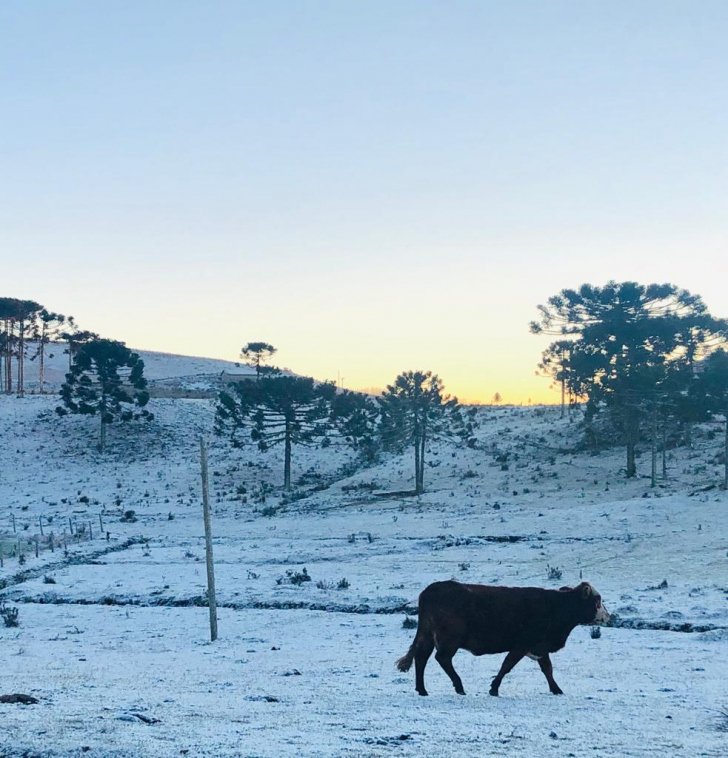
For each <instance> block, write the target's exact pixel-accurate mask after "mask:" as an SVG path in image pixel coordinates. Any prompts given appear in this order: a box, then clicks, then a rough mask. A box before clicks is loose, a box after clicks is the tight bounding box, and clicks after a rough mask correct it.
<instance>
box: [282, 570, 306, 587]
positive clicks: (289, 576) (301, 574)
mask: <svg viewBox="0 0 728 758" xmlns="http://www.w3.org/2000/svg"><path fill="white" fill-rule="evenodd" d="M310 581H311V577H310V576H309V574H308V571H307V570H306V567H305V566H304V567H303V570H302V571H294V570H293V569H288V571H286V575H285V576H281V577H279V578H278V579H276V584H295V585H296V586H297V587H300V586H301V585H302V584H303V583H304V582H310Z"/></svg>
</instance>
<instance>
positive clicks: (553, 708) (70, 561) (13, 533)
mask: <svg viewBox="0 0 728 758" xmlns="http://www.w3.org/2000/svg"><path fill="white" fill-rule="evenodd" d="M157 355H159V354H157ZM188 360H189V359H188ZM160 362H161V363H162V364H165V365H163V366H162V365H160V366H159V367H158V368H154V367H153V363H152V362H150V363H149V364H148V365H149V369H150V376H151V372H155V375H156V376H158V377H159V378H162V376H163V374H164V373H165V372H169V371H170V368H168V367H167V366H166V362H165V361H164V360H162V359H160ZM185 365H188V364H185ZM203 368H204V367H203ZM173 370H177V369H173ZM179 372H180V374H181V375H187V369H186V368H184V367H183V366H182V365H180V367H179ZM168 375H169V374H168ZM55 402H56V401H55V400H54V399H53V398H50V397H37V396H36V397H32V396H28V397H26V398H24V399H16V398H8V397H2V398H0V436H1V437H2V439H3V440H5V441H7V444H6V445H5V453H4V455H3V456H2V458H0V544H1V545H2V551H3V555H4V567H3V568H2V569H0V583H4V584H5V585H6V586H5V589H3V590H1V591H0V598H1V599H3V600H5V601H7V602H8V603H9V604H11V605H13V606H14V607H17V608H19V613H20V622H21V625H20V626H19V627H17V628H4V627H2V626H0V650H2V651H3V658H2V668H0V693H3V692H11V691H24V692H27V693H29V694H32V695H35V696H36V697H38V698H40V701H41V702H40V704H39V705H37V706H28V707H19V706H13V707H11V706H0V708H1V709H2V711H0V718H1V719H2V725H3V729H2V730H0V755H16V754H17V755H20V754H22V753H23V751H27V753H28V754H30V755H48V756H56V755H76V754H80V751H81V750H82V749H85V748H88V750H87V751H86V753H85V754H89V755H98V756H110V755H114V756H132V755H134V756H139V755H144V756H167V755H170V756H171V755H179V754H180V752H181V751H187V752H185V753H184V754H189V755H209V756H233V755H236V756H238V755H245V756H266V757H267V756H270V757H271V758H272V757H273V756H275V757H276V758H278V757H279V756H348V755H350V756H380V755H381V756H384V755H391V754H392V753H393V752H396V754H398V755H402V756H421V755H423V754H428V755H437V756H458V757H460V756H469V755H484V754H485V755H523V756H529V758H530V757H531V756H533V757H534V758H535V757H536V756H542V755H544V754H553V755H565V756H566V755H575V756H582V755H601V756H623V755H624V756H629V755H632V756H638V755H639V756H648V755H653V754H655V755H657V754H661V755H662V756H665V755H669V756H696V755H703V756H716V757H717V756H719V755H722V754H723V753H722V750H723V748H724V746H725V735H724V734H721V733H720V732H719V731H718V730H717V728H716V727H717V725H718V715H717V713H716V709H718V708H719V707H720V706H721V705H723V704H725V703H728V685H726V680H725V676H724V674H723V671H722V667H721V665H720V661H722V660H725V658H726V654H728V602H727V601H728V507H726V506H728V497H727V495H726V493H724V492H722V491H720V490H719V489H718V488H717V487H716V486H715V484H716V483H717V482H719V481H720V467H719V462H720V458H719V456H720V449H721V442H722V441H721V438H720V436H719V435H716V434H715V431H716V430H714V429H712V428H711V427H710V426H706V427H704V428H701V429H698V430H696V434H695V442H694V448H693V449H681V450H676V451H671V452H670V453H669V458H668V464H669V465H668V470H669V475H670V476H669V479H668V480H667V481H665V482H660V483H659V486H658V487H657V488H656V489H654V490H652V489H651V488H650V486H649V480H648V479H647V478H645V477H644V476H642V477H640V478H638V479H637V480H632V481H626V480H624V479H623V478H622V476H621V473H620V467H621V466H622V465H623V463H622V451H621V450H614V451H608V452H605V453H603V454H602V455H600V456H596V457H593V456H589V455H587V454H583V453H576V452H571V451H570V450H571V448H572V446H573V444H574V442H575V441H576V440H577V439H578V436H579V430H578V426H577V424H576V422H575V421H570V420H569V419H563V420H562V419H560V418H559V417H558V410H557V409H555V408H512V407H503V408H482V409H480V410H479V414H480V424H481V425H480V431H479V433H478V437H479V439H478V445H477V446H476V448H475V449H468V450H461V449H456V448H452V447H449V446H447V445H437V444H436V445H433V446H432V447H431V449H430V450H429V452H428V465H427V468H426V486H427V488H428V491H427V493H426V494H425V495H423V496H421V497H420V498H409V497H402V496H397V495H390V496H387V495H386V493H387V492H390V493H396V492H400V491H402V490H406V489H409V488H411V486H412V474H411V472H412V468H413V464H412V461H411V460H410V456H409V455H404V456H389V457H386V456H385V457H383V459H382V461H381V462H380V463H379V464H377V465H376V466H372V467H369V468H361V467H360V466H358V465H357V463H356V461H355V460H354V459H353V458H352V455H351V453H349V452H348V451H346V450H345V449H340V448H329V449H326V450H316V449H299V448H296V449H295V450H294V460H293V462H294V481H296V483H297V484H296V491H295V492H294V493H293V494H292V495H285V494H284V493H282V492H281V490H280V489H279V488H278V487H279V484H280V481H281V479H282V475H283V470H282V461H281V456H280V453H279V451H278V450H274V451H271V452H269V453H267V454H262V453H260V452H259V451H257V450H256V449H255V448H245V449H242V450H233V449H232V448H231V447H230V446H229V445H228V444H227V442H226V440H223V439H217V438H214V437H212V436H211V425H212V416H213V410H214V409H213V403H212V401H211V400H208V399H198V400H190V399H154V400H153V401H152V403H153V405H154V407H153V408H152V410H153V411H154V413H155V421H154V422H153V423H152V424H149V425H148V426H142V427H131V426H129V427H124V426H115V427H112V428H111V429H110V432H109V451H108V452H107V453H106V454H105V455H99V454H98V453H96V452H95V450H94V448H93V443H94V440H95V434H96V426H95V422H94V419H88V418H68V417H66V418H58V417H56V416H55V415H54V413H53V407H54V405H55ZM200 435H204V436H206V437H208V439H209V440H210V469H211V472H210V473H211V483H212V494H213V505H214V514H213V529H214V532H215V542H214V544H215V558H216V573H217V589H218V602H219V603H220V605H221V608H220V632H221V639H220V640H219V641H218V642H216V643H215V644H213V645H211V644H209V643H208V642H207V632H206V623H207V611H206V609H205V608H204V607H201V606H202V605H203V604H204V593H205V568H204V541H203V539H202V517H201V505H200V484H199V480H200V475H199V447H198V445H199V442H198V440H199V437H200ZM640 465H641V468H642V471H641V473H642V474H646V473H647V471H646V467H647V465H648V462H647V460H646V459H644V458H643V459H641V460H640ZM130 511H133V514H130V513H129V512H130ZM41 525H42V527H43V534H42V535H41V533H40V530H41ZM102 527H103V529H102ZM71 531H73V532H74V534H73V535H72V534H71ZM51 533H52V534H53V545H54V552H52V551H51V549H50V541H49V540H50V534H51ZM36 538H37V540H38V545H39V556H38V557H37V558H36V557H35V545H36ZM19 543H20V553H22V554H23V556H24V562H22V563H21V562H20V560H19V557H18V544H19ZM304 568H305V569H306V572H305V573H306V575H307V576H309V577H310V578H311V581H305V580H303V581H301V582H300V583H296V580H297V579H299V580H300V578H301V576H302V575H303V570H304ZM448 578H456V579H460V580H462V581H468V582H483V583H497V584H526V585H540V586H548V587H555V588H557V587H559V586H561V585H564V584H570V585H573V584H576V583H578V582H579V581H580V580H581V579H582V578H583V579H587V580H589V581H591V582H592V583H593V584H594V585H595V586H596V587H597V589H598V590H599V591H600V592H601V593H602V595H603V596H604V599H605V603H606V604H607V606H608V608H609V610H610V611H612V612H614V613H615V626H613V627H611V628H606V629H604V630H603V631H602V636H601V638H600V639H592V638H591V637H590V635H589V630H588V629H585V628H578V629H577V630H576V631H575V632H574V633H573V634H572V636H571V638H570V640H569V642H568V643H567V646H566V648H565V650H564V651H562V652H561V653H559V654H557V655H556V656H554V664H555V667H556V678H557V680H558V681H559V683H560V684H561V686H562V688H563V689H564V690H565V691H566V693H567V694H566V696H565V697H563V698H555V697H553V696H551V695H550V694H549V693H548V688H547V686H546V683H545V681H544V679H543V677H542V675H541V673H540V671H539V670H538V667H537V666H536V665H535V664H533V663H530V662H528V663H521V664H520V665H519V666H518V668H517V669H516V670H515V671H514V672H513V673H512V674H511V675H509V677H508V678H507V679H506V680H505V682H504V685H503V688H502V690H501V697H500V698H498V699H495V698H491V697H489V696H488V695H487V683H488V681H489V679H490V678H491V677H492V675H493V674H494V673H495V671H496V670H497V668H498V666H499V665H500V662H501V661H500V657H495V656H493V657H491V656H486V657H484V658H480V659H476V658H473V657H471V656H470V655H469V654H466V653H461V654H460V655H458V656H457V658H456V659H455V666H456V668H457V669H458V671H459V673H460V674H461V676H462V678H463V680H464V682H465V689H466V691H467V692H468V693H469V694H468V696H467V697H466V698H461V697H458V696H457V695H455V694H454V693H453V691H452V687H451V685H450V682H449V680H448V679H447V677H446V676H445V674H444V673H443V672H442V671H441V670H440V669H439V667H438V666H437V663H436V662H435V661H434V659H433V660H432V661H431V662H430V665H429V667H428V670H427V681H428V689H429V690H430V694H431V697H429V698H420V697H418V696H417V695H416V694H415V693H414V681H413V675H411V674H408V675H403V674H401V673H400V672H398V671H397V670H396V669H395V668H394V665H393V662H394V660H395V659H396V658H397V657H399V656H400V655H402V654H403V653H404V652H405V651H406V649H407V646H408V645H409V643H410V642H411V639H412V636H413V634H414V632H413V631H412V630H408V629H403V628H402V622H403V620H404V619H405V617H406V615H407V613H411V612H413V611H414V609H415V608H416V599H417V595H418V593H419V592H420V591H421V590H422V589H423V588H424V587H425V586H426V585H427V584H428V583H429V582H431V581H435V580H439V579H448ZM292 579H293V580H294V581H292ZM145 718H146V719H147V721H144V720H143V719H145ZM157 720H158V721H157Z"/></svg>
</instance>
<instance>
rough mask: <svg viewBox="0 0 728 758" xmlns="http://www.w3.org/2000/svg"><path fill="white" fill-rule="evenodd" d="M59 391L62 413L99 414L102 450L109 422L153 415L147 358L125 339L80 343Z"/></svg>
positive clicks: (59, 413)
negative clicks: (146, 365) (146, 374)
mask: <svg viewBox="0 0 728 758" xmlns="http://www.w3.org/2000/svg"><path fill="white" fill-rule="evenodd" d="M60 394H61V399H62V400H63V405H62V406H59V407H58V408H56V413H58V415H59V416H65V415H66V414H68V413H79V414H83V415H89V416H98V417H99V421H100V425H101V426H100V430H99V445H98V447H99V451H100V452H103V451H104V447H105V444H106V427H107V426H108V425H109V424H111V423H113V422H115V421H132V420H133V419H144V420H146V421H151V420H152V419H153V418H154V415H153V414H152V413H150V412H149V411H148V410H146V405H147V403H148V402H149V392H148V391H147V380H146V379H145V378H144V361H143V360H142V359H141V358H140V357H139V355H138V354H137V353H134V352H132V351H131V350H129V348H128V347H126V345H124V343H123V342H116V341H114V340H104V339H97V340H92V341H91V342H86V343H84V344H83V345H81V347H80V348H79V349H78V351H77V352H76V354H75V356H74V359H73V364H72V365H71V370H70V371H69V372H68V374H66V381H65V383H64V384H63V386H62V387H61V393H60Z"/></svg>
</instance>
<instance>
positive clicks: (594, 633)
mask: <svg viewBox="0 0 728 758" xmlns="http://www.w3.org/2000/svg"><path fill="white" fill-rule="evenodd" d="M589 636H590V637H591V638H592V639H593V640H598V639H599V638H600V637H601V636H602V629H601V627H599V626H593V627H592V628H591V629H590V630H589Z"/></svg>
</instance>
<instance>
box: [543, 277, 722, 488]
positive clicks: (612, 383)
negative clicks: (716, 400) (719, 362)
mask: <svg viewBox="0 0 728 758" xmlns="http://www.w3.org/2000/svg"><path fill="white" fill-rule="evenodd" d="M539 311H540V312H541V320H540V322H533V323H532V324H531V331H532V332H534V333H536V334H555V335H558V336H559V337H560V340H559V341H558V342H555V343H553V345H551V347H550V348H548V350H547V351H546V352H547V354H550V355H557V354H558V353H559V351H560V350H562V349H563V347H562V343H563V342H564V341H568V343H569V348H568V349H569V374H568V381H569V382H570V386H571V389H572V391H573V392H574V393H576V395H577V396H586V397H587V400H588V402H587V409H586V413H587V418H588V419H591V418H593V416H594V414H596V413H597V412H598V411H599V410H600V409H601V408H606V409H607V410H608V411H609V413H610V416H611V419H612V421H613V423H614V425H615V427H616V428H618V429H619V430H620V431H621V433H622V435H623V439H624V441H625V445H626V451H627V466H626V473H627V476H628V477H633V476H635V475H636V461H635V452H636V446H637V443H638V441H639V439H640V432H641V429H642V424H643V422H645V421H647V420H649V423H650V427H651V436H652V437H653V439H654V435H655V433H656V432H655V418H656V414H657V410H656V409H657V408H658V406H659V404H660V403H661V402H664V401H665V399H666V398H667V395H668V394H669V393H672V394H673V395H675V394H676V393H679V392H681V391H683V390H684V389H685V386H683V387H680V385H679V380H681V379H682V380H683V381H688V380H689V377H690V376H692V367H693V365H694V362H695V360H696V359H698V358H700V357H702V356H703V355H704V354H705V353H706V352H707V351H709V350H710V349H712V348H713V347H714V345H716V344H718V341H719V339H720V337H721V335H722V334H724V333H725V331H726V329H727V328H728V322H726V321H724V320H722V319H715V318H713V317H712V316H711V315H710V314H709V313H708V311H707V308H706V307H705V304H704V303H703V301H702V300H701V299H700V297H698V296H696V295H692V294H691V293H690V292H688V291H687V290H682V289H679V288H678V287H676V286H675V285H672V284H651V285H647V286H645V285H641V284H637V283H636V282H621V283H616V282H609V283H608V284H607V285H605V286H604V287H594V286H592V285H588V284H585V285H582V286H581V287H580V288H579V289H578V290H572V289H565V290H562V291H561V292H560V293H559V294H558V295H556V296H554V297H552V298H550V299H549V301H548V304H547V305H545V306H544V305H540V306H539ZM683 369H684V370H683ZM653 449H654V442H653Z"/></svg>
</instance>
